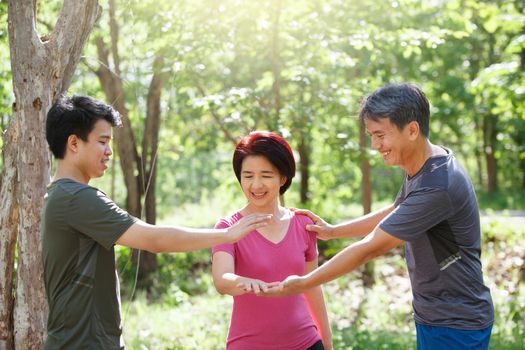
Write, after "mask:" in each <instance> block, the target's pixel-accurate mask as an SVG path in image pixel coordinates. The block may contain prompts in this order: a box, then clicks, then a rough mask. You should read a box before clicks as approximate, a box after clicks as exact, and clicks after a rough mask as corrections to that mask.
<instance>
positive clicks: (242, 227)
mask: <svg viewBox="0 0 525 350" xmlns="http://www.w3.org/2000/svg"><path fill="white" fill-rule="evenodd" d="M272 216H273V215H272V214H250V215H247V216H245V217H243V218H242V219H241V220H239V221H237V223H235V225H233V226H230V227H229V228H228V229H227V231H228V236H229V238H230V243H233V242H237V241H238V240H239V239H241V238H243V237H244V236H246V235H247V234H248V233H249V232H251V231H253V230H256V229H258V228H260V227H264V226H266V225H268V223H269V222H270V220H271V218H272Z"/></svg>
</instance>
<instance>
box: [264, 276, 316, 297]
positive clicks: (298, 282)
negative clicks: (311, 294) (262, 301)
mask: <svg viewBox="0 0 525 350" xmlns="http://www.w3.org/2000/svg"><path fill="white" fill-rule="evenodd" d="M305 281H306V278H305V277H304V276H296V275H292V276H288V277H287V278H286V279H285V280H284V281H282V282H280V283H278V284H273V283H272V285H269V286H268V288H267V290H265V291H262V292H261V293H258V295H260V296H265V297H286V296H289V295H293V294H298V293H302V292H304V290H305V289H306V288H305V286H304V282H305Z"/></svg>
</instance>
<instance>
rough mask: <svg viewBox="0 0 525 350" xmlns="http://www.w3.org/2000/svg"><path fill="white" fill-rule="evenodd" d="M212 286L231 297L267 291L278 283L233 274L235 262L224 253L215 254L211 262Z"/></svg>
mask: <svg viewBox="0 0 525 350" xmlns="http://www.w3.org/2000/svg"><path fill="white" fill-rule="evenodd" d="M211 271H212V277H213V284H214V285H215V289H216V290H217V292H219V293H221V294H228V295H231V296H235V295H242V294H245V293H250V292H253V293H257V294H258V293H260V292H261V291H267V290H268V287H270V286H276V285H278V284H279V283H278V282H275V283H266V282H264V281H261V280H258V279H254V278H248V277H243V276H239V275H236V274H235V260H234V258H233V256H231V255H230V254H228V253H226V252H221V251H219V252H215V253H214V254H213V261H212V267H211Z"/></svg>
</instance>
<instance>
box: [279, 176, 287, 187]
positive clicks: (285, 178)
mask: <svg viewBox="0 0 525 350" xmlns="http://www.w3.org/2000/svg"><path fill="white" fill-rule="evenodd" d="M286 180H288V178H287V177H286V176H282V175H281V186H282V185H284V184H285V183H286Z"/></svg>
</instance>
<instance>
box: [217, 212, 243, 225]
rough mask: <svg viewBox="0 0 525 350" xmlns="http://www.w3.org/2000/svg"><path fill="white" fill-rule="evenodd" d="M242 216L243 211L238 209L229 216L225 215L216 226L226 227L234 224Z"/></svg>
mask: <svg viewBox="0 0 525 350" xmlns="http://www.w3.org/2000/svg"><path fill="white" fill-rule="evenodd" d="M241 218H242V215H241V213H240V212H238V211H236V212H234V213H233V214H231V215H229V216H226V217H223V218H220V219H219V220H217V223H216V224H215V228H225V227H230V226H233V225H235V223H236V222H237V221H239V220H240V219H241Z"/></svg>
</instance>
